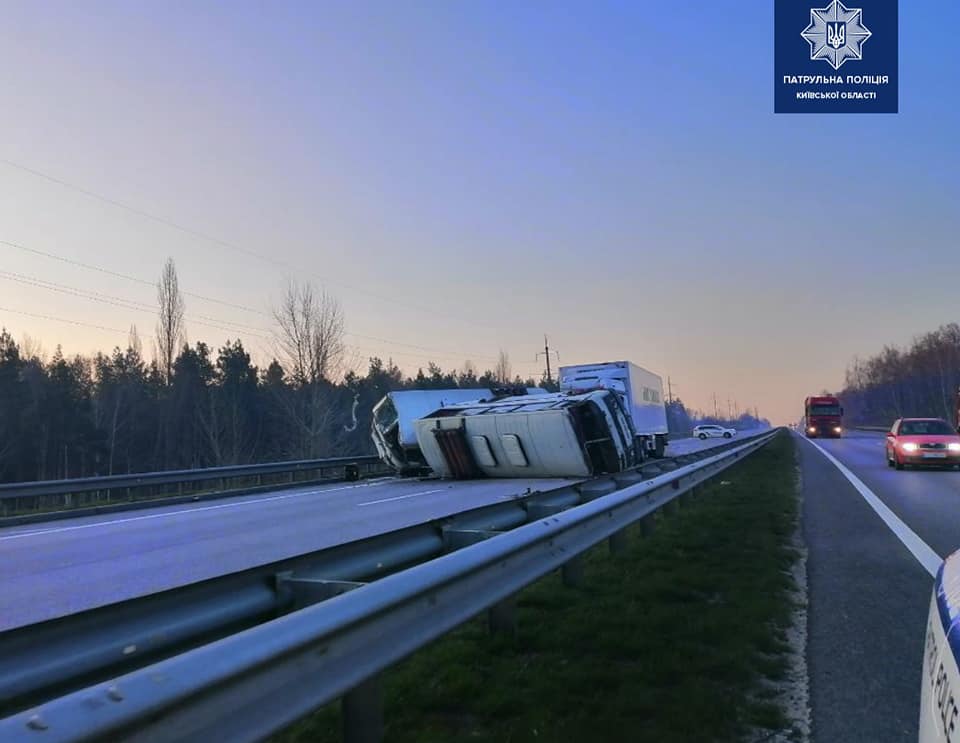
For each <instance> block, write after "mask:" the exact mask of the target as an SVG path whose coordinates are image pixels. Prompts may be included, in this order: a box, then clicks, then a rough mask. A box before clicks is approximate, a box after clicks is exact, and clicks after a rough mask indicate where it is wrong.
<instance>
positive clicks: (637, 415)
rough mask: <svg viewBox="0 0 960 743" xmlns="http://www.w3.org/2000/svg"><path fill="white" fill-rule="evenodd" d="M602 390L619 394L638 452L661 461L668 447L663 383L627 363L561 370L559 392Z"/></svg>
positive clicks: (585, 365) (562, 367) (620, 362)
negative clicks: (638, 448) (631, 424)
mask: <svg viewBox="0 0 960 743" xmlns="http://www.w3.org/2000/svg"><path fill="white" fill-rule="evenodd" d="M595 389H605V390H614V391H615V392H617V393H619V394H620V396H621V398H622V400H623V406H624V408H626V410H627V411H628V413H629V415H630V420H631V421H632V422H633V428H634V432H635V435H636V437H637V439H639V443H640V445H641V446H640V448H641V450H642V451H644V452H645V453H646V454H649V455H651V456H654V457H662V456H663V454H664V451H665V450H666V447H667V433H668V428H667V409H666V407H665V406H664V403H663V380H662V379H661V378H660V377H659V376H658V375H656V374H654V373H653V372H650V371H647V370H646V369H644V368H642V367H640V366H637V365H636V364H633V363H631V362H629V361H608V362H604V363H600V364H580V365H576V366H561V367H560V390H561V391H569V392H585V391H588V390H595Z"/></svg>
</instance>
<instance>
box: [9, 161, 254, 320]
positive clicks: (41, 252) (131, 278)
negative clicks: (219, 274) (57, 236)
mask: <svg viewBox="0 0 960 743" xmlns="http://www.w3.org/2000/svg"><path fill="white" fill-rule="evenodd" d="M0 162H2V159H0ZM0 245H6V246H8V247H11V248H16V249H17V250H22V251H24V252H27V253H33V254H34V255H39V256H43V257H44V258H49V259H51V260H54V261H60V262H61V263H67V264H69V265H71V266H77V267H79V268H84V269H86V270H88V271H96V272H97V273H102V274H106V275H107V276H113V277H114V278H117V279H125V280H126V281H132V282H134V283H136V284H143V285H145V286H149V287H151V288H153V289H156V288H157V282H155V281H148V280H147V279H142V278H140V277H138V276H131V275H130V274H126V273H120V272H119V271H113V270H111V269H109V268H104V267H103V266H96V265H94V264H92V263H84V262H83V261H77V260H74V259H72V258H65V257H64V256H62V255H57V254H55V253H48V252H46V251H44V250H37V249H36V248H28V247H27V246H26V245H20V244H19V243H14V242H10V241H9V240H0ZM183 294H184V296H187V297H193V298H194V299H202V300H204V301H206V302H214V303H215V304H222V305H224V306H225V307H231V308H233V309H235V310H244V311H245V312H253V313H255V314H257V315H263V316H264V317H270V315H269V314H267V313H266V312H263V311H262V310H257V309H254V308H252V307H246V306H244V305H242V304H234V303H233V302H227V301H224V300H222V299H216V298H215V297H208V296H206V295H205V294H196V293H194V292H188V291H185V292H183Z"/></svg>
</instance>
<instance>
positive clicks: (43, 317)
mask: <svg viewBox="0 0 960 743" xmlns="http://www.w3.org/2000/svg"><path fill="white" fill-rule="evenodd" d="M0 312H10V313H12V314H14V315H23V316H25V317H35V318H37V319H39V320H53V321H54V322H63V323H69V324H70V325H79V326H81V327H84V328H95V329H96V330H106V331H108V332H110V333H121V334H123V335H126V336H128V337H129V335H130V331H129V330H120V329H119V328H108V327H106V326H105V325H95V324H93V323H89V322H81V321H80V320H68V319H67V318H65V317H55V316H53V315H39V314H37V313H35V312H24V311H23V310H14V309H11V308H10V307H0ZM142 337H144V338H153V336H152V335H145V336H142Z"/></svg>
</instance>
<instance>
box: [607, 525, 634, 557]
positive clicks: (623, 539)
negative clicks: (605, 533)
mask: <svg viewBox="0 0 960 743" xmlns="http://www.w3.org/2000/svg"><path fill="white" fill-rule="evenodd" d="M607 544H608V546H609V547H610V554H611V555H622V554H623V553H624V552H626V551H627V546H628V544H629V541H628V539H627V530H626V529H621V530H620V531H618V532H617V533H616V534H611V535H610V539H608V540H607Z"/></svg>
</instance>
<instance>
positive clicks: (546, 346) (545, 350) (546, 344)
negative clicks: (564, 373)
mask: <svg viewBox="0 0 960 743" xmlns="http://www.w3.org/2000/svg"><path fill="white" fill-rule="evenodd" d="M553 353H556V354H557V361H559V360H560V354H559V353H557V352H556V351H554V352H553ZM541 355H542V356H545V357H546V359H547V384H553V376H552V375H551V374H550V344H549V342H548V341H547V334H546V333H544V334H543V350H542V351H539V352H538V353H537V354H536V355H535V356H534V361H536V360H537V359H539V358H540V356H541Z"/></svg>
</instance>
